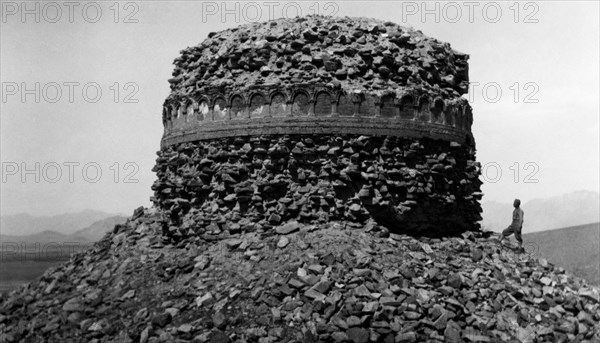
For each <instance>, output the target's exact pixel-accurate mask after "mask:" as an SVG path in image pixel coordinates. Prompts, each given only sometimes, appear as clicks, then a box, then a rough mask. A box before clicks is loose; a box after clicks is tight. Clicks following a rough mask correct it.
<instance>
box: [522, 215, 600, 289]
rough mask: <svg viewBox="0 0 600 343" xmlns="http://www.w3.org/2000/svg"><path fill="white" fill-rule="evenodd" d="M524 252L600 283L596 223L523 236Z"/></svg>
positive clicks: (598, 228)
mask: <svg viewBox="0 0 600 343" xmlns="http://www.w3.org/2000/svg"><path fill="white" fill-rule="evenodd" d="M523 243H524V246H525V247H526V250H527V252H528V253H531V254H534V255H536V257H539V256H541V257H544V258H546V259H547V260H548V261H550V262H552V263H554V264H555V265H557V266H561V267H563V268H565V269H566V270H568V271H569V272H571V273H573V275H575V276H578V277H580V278H583V279H586V280H587V281H588V282H590V283H592V284H595V285H598V286H600V223H594V224H588V225H580V226H574V227H567V228H564V229H557V230H550V231H544V232H536V233H530V234H526V235H523Z"/></svg>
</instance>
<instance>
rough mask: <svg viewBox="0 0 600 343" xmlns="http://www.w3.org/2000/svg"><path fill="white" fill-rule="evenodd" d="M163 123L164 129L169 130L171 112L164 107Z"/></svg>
mask: <svg viewBox="0 0 600 343" xmlns="http://www.w3.org/2000/svg"><path fill="white" fill-rule="evenodd" d="M162 122H163V127H165V128H168V127H169V112H168V111H167V107H166V106H163V110H162Z"/></svg>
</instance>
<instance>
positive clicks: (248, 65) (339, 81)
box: [169, 15, 469, 98]
mask: <svg viewBox="0 0 600 343" xmlns="http://www.w3.org/2000/svg"><path fill="white" fill-rule="evenodd" d="M468 57H469V56H468V55H466V54H463V53H460V52H457V51H455V50H453V49H452V48H451V47H450V44H448V43H443V42H440V41H438V40H436V39H434V38H430V37H427V36H425V35H424V34H423V33H422V32H421V31H417V30H414V29H412V28H407V27H402V26H400V25H397V24H395V23H392V22H384V21H381V20H376V19H371V18H350V17H330V16H318V15H313V16H307V17H296V18H284V19H276V20H271V21H268V22H262V23H255V24H247V25H241V26H239V27H236V28H232V29H227V30H224V31H221V32H212V33H210V34H209V35H208V38H207V39H206V40H204V41H203V42H202V43H200V44H199V45H197V46H194V47H189V48H187V49H184V50H182V51H181V56H180V57H178V58H176V59H175V61H174V64H175V70H174V71H173V78H172V79H170V80H169V82H170V84H171V90H172V91H173V92H172V93H173V94H172V95H184V94H189V93H191V92H194V91H196V90H201V91H202V90H204V89H208V88H222V89H225V90H228V91H230V90H237V91H240V90H243V89H246V88H248V87H252V86H256V85H282V86H285V85H287V84H301V83H317V84H319V83H321V84H327V83H330V82H333V83H335V84H336V85H337V86H338V87H341V88H343V89H346V90H349V91H354V90H360V91H364V92H367V93H376V92H378V91H382V90H384V89H385V90H389V89H392V90H395V89H398V88H403V87H410V88H415V89H417V88H418V89H422V90H423V91H424V92H429V93H435V94H439V95H440V96H442V97H443V98H455V97H458V96H460V95H461V94H466V93H467V90H468V65H467V60H468Z"/></svg>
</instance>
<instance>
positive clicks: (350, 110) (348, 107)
mask: <svg viewBox="0 0 600 343" xmlns="http://www.w3.org/2000/svg"><path fill="white" fill-rule="evenodd" d="M337 111H338V114H339V115H340V116H352V115H353V114H354V103H352V98H351V97H350V95H349V94H341V95H340V97H339V98H338V106H337Z"/></svg>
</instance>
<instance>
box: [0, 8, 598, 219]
mask: <svg viewBox="0 0 600 343" xmlns="http://www.w3.org/2000/svg"><path fill="white" fill-rule="evenodd" d="M86 4H87V5H86ZM223 6H224V7H223ZM99 10H100V11H99ZM315 11H319V13H321V14H332V13H334V14H336V15H338V16H366V17H373V18H379V19H384V20H389V21H393V22H396V23H399V24H401V25H405V26H413V27H414V28H416V29H420V30H421V31H423V33H425V34H426V35H429V36H432V37H435V38H438V39H440V40H442V41H447V42H450V43H451V45H452V47H453V48H454V49H456V50H459V51H462V52H465V53H468V54H469V55H470V56H471V58H470V60H469V64H470V79H471V82H472V83H473V85H472V91H471V94H470V95H469V96H470V101H471V105H472V106H473V112H474V124H473V133H474V135H475V139H476V143H477V149H478V152H477V158H478V160H479V161H480V162H481V163H482V165H484V166H485V168H484V171H485V172H486V175H485V177H484V178H483V181H484V182H485V185H484V186H483V191H484V193H485V197H484V201H485V200H495V201H502V202H510V201H511V200H512V198H514V197H519V198H521V199H522V200H523V201H527V200H530V199H532V198H540V197H547V196H552V195H558V194H561V193H566V192H571V191H574V190H580V189H586V190H595V191H598V188H599V164H600V162H599V157H598V156H599V155H600V153H599V119H598V118H599V93H600V90H599V73H600V71H599V56H598V53H599V45H598V42H599V41H600V38H599V24H598V20H599V18H598V13H599V6H598V2H597V1H581V2H575V1H564V2H557V1H556V2H555V1H553V2H549V1H548V2H527V3H526V2H520V3H515V2H512V1H510V2H468V1H467V2H461V1H458V2H431V1H428V2H426V3H425V2H422V1H415V2H413V1H370V2H366V1H331V2H325V1H316V0H315V1H296V2H292V3H288V2H278V1H265V2H261V1H257V2H233V1H229V2H221V1H218V2H210V1H206V2H200V1H198V2H192V1H138V2H119V3H117V5H115V2H114V1H108V2H78V1H73V2H51V3H48V2H28V3H27V8H23V7H22V5H21V2H20V1H19V2H9V1H2V22H1V36H0V38H1V49H0V50H1V72H0V74H1V78H2V103H1V116H0V117H1V160H2V183H1V214H2V215H7V214H14V213H21V212H26V213H33V214H39V215H49V214H57V213H64V212H73V211H79V210H82V209H85V208H91V209H97V210H104V211H108V212H120V213H127V214H129V213H131V212H132V211H133V210H134V209H135V208H136V207H138V206H140V205H145V206H149V205H150V202H149V197H150V196H151V194H152V191H151V190H150V186H151V185H152V183H153V181H154V180H155V174H154V173H153V172H152V171H151V169H152V167H153V165H154V162H155V158H156V151H157V150H158V149H159V142H160V138H161V136H162V133H163V128H162V123H161V110H162V108H161V106H162V102H163V100H164V99H165V97H166V96H167V95H168V92H169V84H168V82H167V79H169V78H170V77H171V72H172V70H173V65H172V62H173V59H175V58H176V57H177V56H178V54H179V51H180V50H181V49H183V48H186V47H188V46H194V45H196V44H198V43H200V42H201V41H202V40H204V39H205V38H206V37H207V34H208V33H209V32H210V31H218V30H222V29H225V28H229V27H233V26H238V25H240V24H244V23H248V22H251V21H264V20H268V19H269V17H270V16H271V17H282V16H292V17H293V16H295V15H296V14H297V13H298V12H301V14H311V13H315ZM459 12H460V13H459ZM423 15H424V17H423ZM36 16H37V18H36ZM436 16H437V18H436ZM36 20H37V21H39V22H36ZM115 21H117V22H116V23H115ZM36 84H37V85H36ZM484 90H485V91H484ZM497 90H500V91H501V94H498V93H497ZM98 91H100V92H101V94H100V93H98ZM70 93H72V94H70ZM36 97H37V98H38V99H36ZM70 97H71V98H70ZM36 100H37V101H38V102H36ZM36 163H39V164H37V165H36ZM515 163H517V164H515ZM25 170H29V172H25ZM98 171H101V175H100V174H98V173H97V172H98ZM498 171H500V172H501V174H499V173H498ZM517 171H518V173H517ZM57 172H59V173H60V174H58V173H57ZM36 178H38V180H36ZM126 181H128V182H126ZM534 181H537V183H534Z"/></svg>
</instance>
